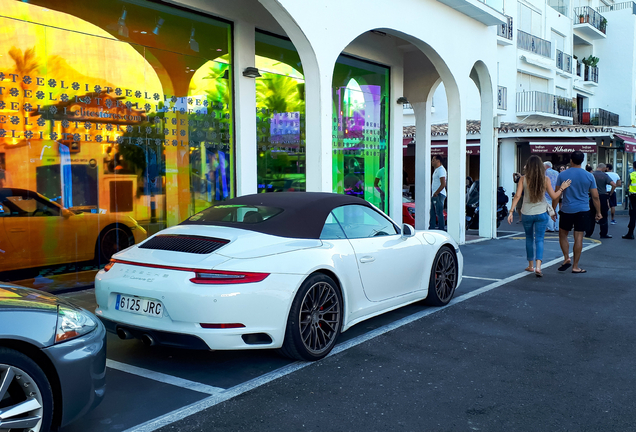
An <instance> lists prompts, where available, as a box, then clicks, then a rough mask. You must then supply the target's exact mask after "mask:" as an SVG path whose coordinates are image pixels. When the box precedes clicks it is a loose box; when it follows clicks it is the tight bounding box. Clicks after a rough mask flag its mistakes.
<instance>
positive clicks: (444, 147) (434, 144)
mask: <svg viewBox="0 0 636 432" xmlns="http://www.w3.org/2000/svg"><path fill="white" fill-rule="evenodd" d="M479 146H480V142H479V140H466V154H467V155H478V154H479ZM436 155H437V156H447V155H448V141H431V156H436Z"/></svg>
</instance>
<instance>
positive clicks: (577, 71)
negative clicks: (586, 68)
mask: <svg viewBox="0 0 636 432" xmlns="http://www.w3.org/2000/svg"><path fill="white" fill-rule="evenodd" d="M582 64H583V63H581V62H580V61H578V60H577V61H576V76H578V77H580V76H581V65H582Z"/></svg>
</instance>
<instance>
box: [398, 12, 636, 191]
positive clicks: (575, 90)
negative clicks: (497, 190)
mask: <svg viewBox="0 0 636 432" xmlns="http://www.w3.org/2000/svg"><path fill="white" fill-rule="evenodd" d="M503 12H504V14H505V15H506V16H507V22H506V24H504V25H502V26H500V27H498V28H497V45H498V46H497V74H496V82H497V116H498V123H499V124H500V125H501V126H502V127H501V128H500V129H499V130H498V141H499V165H498V175H499V181H498V183H499V184H500V185H503V186H504V187H505V188H506V189H507V191H508V192H509V193H510V192H512V191H514V184H513V182H512V173H513V172H515V171H521V170H522V168H523V163H524V161H525V160H526V159H527V158H528V157H529V156H530V154H538V155H539V156H540V157H542V158H543V159H544V160H550V161H552V162H553V164H554V165H560V164H567V162H568V161H569V158H568V151H573V150H574V149H581V150H583V151H584V152H586V156H587V163H590V164H592V165H595V164H597V163H599V162H604V163H607V162H610V163H613V164H614V165H615V170H616V171H617V172H618V173H619V175H621V177H622V178H624V177H625V174H626V173H627V170H628V166H629V165H631V162H632V161H633V160H634V153H633V152H630V151H629V150H633V146H632V144H633V139H632V138H631V137H633V133H632V132H631V131H630V129H629V128H631V127H633V126H634V124H635V123H636V120H635V115H636V58H635V53H636V51H635V44H636V6H635V5H634V3H633V2H626V3H614V2H610V1H605V0H591V1H582V0H575V1H573V2H569V1H568V0H505V1H504V8H503ZM467 96H468V99H469V106H468V107H467V118H468V119H469V120H470V119H479V118H481V114H480V103H479V93H478V92H477V91H476V89H474V88H473V89H470V93H469V94H468V95H467ZM432 105H433V107H432V112H431V117H432V123H446V122H447V121H448V115H449V114H448V113H449V112H450V111H451V110H449V108H448V104H447V103H446V99H445V92H444V89H443V88H442V86H440V88H438V89H437V90H436V91H435V93H434V97H433V104H432ZM413 119H414V114H413V113H412V111H411V110H409V109H406V110H405V126H411V125H413V124H414V121H413ZM473 129H474V128H473ZM478 130H479V128H477V131H478ZM471 132H472V133H473V134H474V133H475V131H474V130H472V131H471V128H468V130H467V133H468V135H467V138H468V139H470V138H473V137H472V136H471ZM407 134H408V132H407ZM407 138H408V137H407ZM623 138H625V139H623ZM435 139H436V137H435V136H434V137H433V140H435ZM437 139H440V140H444V139H445V137H443V136H441V137H439V138H437ZM408 141H409V140H408V139H405V143H408ZM471 159H473V161H472V162H471ZM474 159H475V158H474V157H472V158H471V157H469V156H467V166H468V168H467V170H468V172H469V173H475V168H474V165H475V163H474ZM480 174H481V173H480V172H477V173H476V175H478V176H480ZM621 192H622V191H620V190H619V201H620V199H621V197H622V196H621Z"/></svg>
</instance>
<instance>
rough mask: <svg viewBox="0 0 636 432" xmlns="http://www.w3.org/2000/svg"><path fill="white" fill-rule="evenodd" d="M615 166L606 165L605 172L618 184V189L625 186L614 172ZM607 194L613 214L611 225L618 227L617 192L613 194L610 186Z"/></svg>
mask: <svg viewBox="0 0 636 432" xmlns="http://www.w3.org/2000/svg"><path fill="white" fill-rule="evenodd" d="M613 169H614V165H612V164H609V163H608V164H606V165H605V172H606V173H607V175H608V176H609V178H611V179H612V181H613V182H614V183H616V187H617V188H619V187H621V186H622V185H623V184H622V182H621V178H620V176H619V175H618V174H616V173H615V172H614V171H613ZM607 193H608V194H609V207H610V211H611V213H612V215H611V218H610V221H611V222H610V223H611V224H612V225H616V219H615V217H616V192H614V193H612V192H611V187H610V186H609V185H608V186H607Z"/></svg>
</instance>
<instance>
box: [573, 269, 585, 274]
mask: <svg viewBox="0 0 636 432" xmlns="http://www.w3.org/2000/svg"><path fill="white" fill-rule="evenodd" d="M572 273H574V274H580V273H587V270H583V269H579V271H574V270H572Z"/></svg>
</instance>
